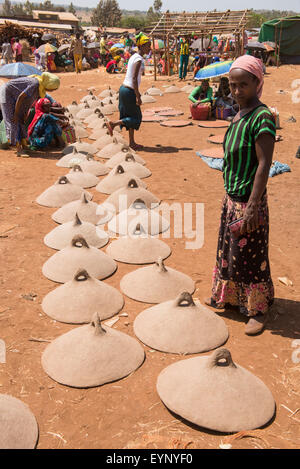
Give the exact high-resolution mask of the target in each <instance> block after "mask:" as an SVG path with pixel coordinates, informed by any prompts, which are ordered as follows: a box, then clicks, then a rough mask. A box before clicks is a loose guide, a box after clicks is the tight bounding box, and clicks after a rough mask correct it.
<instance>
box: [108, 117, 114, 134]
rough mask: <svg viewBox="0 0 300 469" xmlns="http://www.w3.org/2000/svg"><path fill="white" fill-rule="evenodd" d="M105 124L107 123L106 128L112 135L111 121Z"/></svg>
mask: <svg viewBox="0 0 300 469" xmlns="http://www.w3.org/2000/svg"><path fill="white" fill-rule="evenodd" d="M106 125H107V130H108V132H109V135H110V136H111V137H112V136H113V131H114V127H113V123H112V122H111V121H108V122H107V124H106Z"/></svg>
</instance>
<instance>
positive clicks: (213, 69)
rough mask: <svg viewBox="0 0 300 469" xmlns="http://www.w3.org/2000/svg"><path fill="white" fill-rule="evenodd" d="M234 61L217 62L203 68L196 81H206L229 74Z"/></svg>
mask: <svg viewBox="0 0 300 469" xmlns="http://www.w3.org/2000/svg"><path fill="white" fill-rule="evenodd" d="M232 64H233V60H226V62H215V63H213V64H210V65H207V66H206V67H203V68H201V69H200V70H199V71H198V72H197V73H196V76H195V80H206V79H208V78H213V77H220V76H222V75H227V73H229V70H230V67H231V65H232Z"/></svg>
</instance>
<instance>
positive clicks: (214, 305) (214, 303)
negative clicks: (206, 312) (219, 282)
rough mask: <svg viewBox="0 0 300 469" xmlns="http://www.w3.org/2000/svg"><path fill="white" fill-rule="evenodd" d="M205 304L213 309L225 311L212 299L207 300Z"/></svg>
mask: <svg viewBox="0 0 300 469" xmlns="http://www.w3.org/2000/svg"><path fill="white" fill-rule="evenodd" d="M204 303H205V304H206V305H207V306H210V307H211V308H215V309H224V307H223V306H219V305H217V303H216V302H215V300H213V299H212V298H205V300H204Z"/></svg>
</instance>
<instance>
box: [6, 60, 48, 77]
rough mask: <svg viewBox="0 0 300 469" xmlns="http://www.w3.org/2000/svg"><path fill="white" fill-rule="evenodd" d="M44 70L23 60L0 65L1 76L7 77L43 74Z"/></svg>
mask: <svg viewBox="0 0 300 469" xmlns="http://www.w3.org/2000/svg"><path fill="white" fill-rule="evenodd" d="M41 74H42V72H41V71H40V70H38V69H37V68H35V67H32V66H31V65H27V64H23V62H16V63H14V64H7V65H3V66H2V67H0V77H5V78H18V77H27V76H28V75H41Z"/></svg>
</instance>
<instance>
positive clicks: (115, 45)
mask: <svg viewBox="0 0 300 469" xmlns="http://www.w3.org/2000/svg"><path fill="white" fill-rule="evenodd" d="M124 47H125V46H124V44H121V42H118V43H117V44H114V45H113V46H112V47H111V48H110V50H111V49H124Z"/></svg>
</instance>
